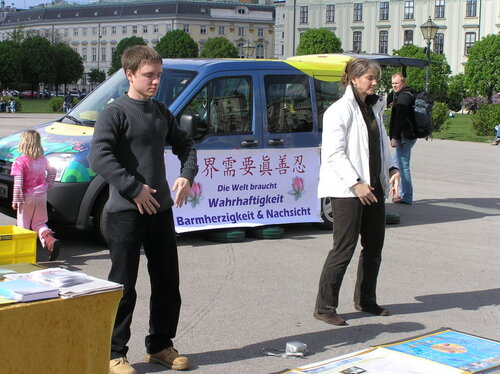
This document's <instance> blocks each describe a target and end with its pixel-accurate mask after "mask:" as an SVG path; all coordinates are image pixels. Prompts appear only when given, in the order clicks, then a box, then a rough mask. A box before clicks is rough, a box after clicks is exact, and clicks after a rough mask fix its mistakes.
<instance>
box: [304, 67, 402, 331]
mask: <svg viewBox="0 0 500 374" xmlns="http://www.w3.org/2000/svg"><path fill="white" fill-rule="evenodd" d="M379 75H380V66H379V65H378V64H377V63H376V62H373V61H370V60H367V59H362V58H360V59H352V60H350V61H349V62H348V63H347V66H346V69H345V74H344V76H343V77H342V85H343V86H344V87H345V94H344V96H343V97H342V98H341V99H340V100H338V101H336V102H335V103H334V104H332V105H331V106H330V107H329V108H328V109H327V111H326V112H325V115H324V120H323V126H324V127H323V135H322V145H321V167H320V180H319V185H318V196H319V197H320V198H324V197H329V198H330V200H331V204H332V213H333V249H332V250H331V251H330V252H329V253H328V256H327V258H326V261H325V264H324V266H323V271H322V273H321V277H320V281H319V289H318V296H317V299H316V306H315V311H314V317H315V318H317V319H319V320H321V321H324V322H326V323H329V324H333V325H345V324H346V321H345V320H344V319H343V318H342V317H341V316H339V315H338V314H337V307H338V304H339V291H340V286H341V284H342V280H343V278H344V274H345V272H346V269H347V266H348V265H349V262H350V261H351V258H352V256H353V254H354V251H355V249H356V245H357V242H358V238H359V237H360V236H361V245H362V249H361V253H360V256H359V262H358V274H357V282H356V286H355V291H354V307H355V309H357V310H360V311H364V312H368V313H371V314H375V315H380V316H386V315H388V314H389V311H388V310H386V309H384V308H382V307H381V306H379V305H378V304H377V296H376V286H377V277H378V273H379V268H380V263H381V261H382V256H381V253H382V247H383V245H384V235H385V204H384V199H385V197H386V196H388V195H389V194H390V193H394V191H397V188H398V183H399V171H398V169H397V168H396V167H395V165H394V164H393V162H392V160H393V158H392V157H391V153H390V145H389V139H388V137H387V134H386V132H385V128H384V125H383V122H382V118H381V112H382V111H383V108H384V105H385V103H384V101H383V100H380V99H379V97H378V96H377V95H375V88H376V86H377V82H378V79H379Z"/></svg>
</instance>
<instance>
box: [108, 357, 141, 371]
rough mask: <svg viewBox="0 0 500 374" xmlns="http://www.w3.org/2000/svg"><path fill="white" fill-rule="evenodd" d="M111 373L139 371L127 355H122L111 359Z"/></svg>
mask: <svg viewBox="0 0 500 374" xmlns="http://www.w3.org/2000/svg"><path fill="white" fill-rule="evenodd" d="M109 374H137V372H136V371H135V369H134V368H133V367H132V365H130V363H129V362H128V360H127V358H126V357H120V358H115V359H114V360H111V361H109Z"/></svg>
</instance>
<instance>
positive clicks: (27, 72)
mask: <svg viewBox="0 0 500 374" xmlns="http://www.w3.org/2000/svg"><path fill="white" fill-rule="evenodd" d="M51 47H52V46H51V44H50V42H49V41H48V40H47V39H45V38H44V37H42V36H32V37H28V38H26V39H24V40H23V42H22V43H21V61H22V64H21V66H20V67H21V71H22V80H23V81H24V82H25V83H28V84H29V85H30V88H31V90H32V91H33V90H37V89H38V85H39V84H40V83H41V82H44V83H49V82H54V80H55V77H56V65H55V64H54V63H51V62H52V61H54V53H53V51H54V50H53V48H51ZM57 68H58V69H60V68H61V67H60V66H59V65H57ZM80 75H81V74H80Z"/></svg>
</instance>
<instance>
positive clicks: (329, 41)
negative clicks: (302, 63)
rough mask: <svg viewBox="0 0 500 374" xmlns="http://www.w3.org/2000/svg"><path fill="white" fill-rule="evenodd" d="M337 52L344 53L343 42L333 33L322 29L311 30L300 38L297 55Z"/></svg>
mask: <svg viewBox="0 0 500 374" xmlns="http://www.w3.org/2000/svg"><path fill="white" fill-rule="evenodd" d="M337 52H342V42H341V41H340V39H339V38H337V37H336V36H335V34H334V33H333V32H332V31H330V30H328V29H326V28H324V27H321V28H319V29H309V30H307V31H306V32H305V33H303V34H302V35H301V36H300V43H299V45H298V46H297V52H296V53H297V56H301V55H313V54H319V53H337Z"/></svg>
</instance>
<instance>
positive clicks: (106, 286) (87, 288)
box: [59, 275, 123, 299]
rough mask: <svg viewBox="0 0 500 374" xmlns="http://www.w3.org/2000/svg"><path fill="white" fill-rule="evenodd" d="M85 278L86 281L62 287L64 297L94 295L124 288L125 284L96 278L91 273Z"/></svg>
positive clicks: (60, 292)
mask: <svg viewBox="0 0 500 374" xmlns="http://www.w3.org/2000/svg"><path fill="white" fill-rule="evenodd" d="M85 278H86V279H85V281H84V282H82V283H79V284H75V285H73V286H68V287H60V288H59V295H60V296H61V297H62V298H63V299H69V298H71V297H76V296H84V295H93V294H96V293H101V292H107V291H113V290H121V289H122V288H123V285H121V284H120V283H115V282H111V281H107V280H104V279H99V278H95V277H92V276H90V275H85Z"/></svg>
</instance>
